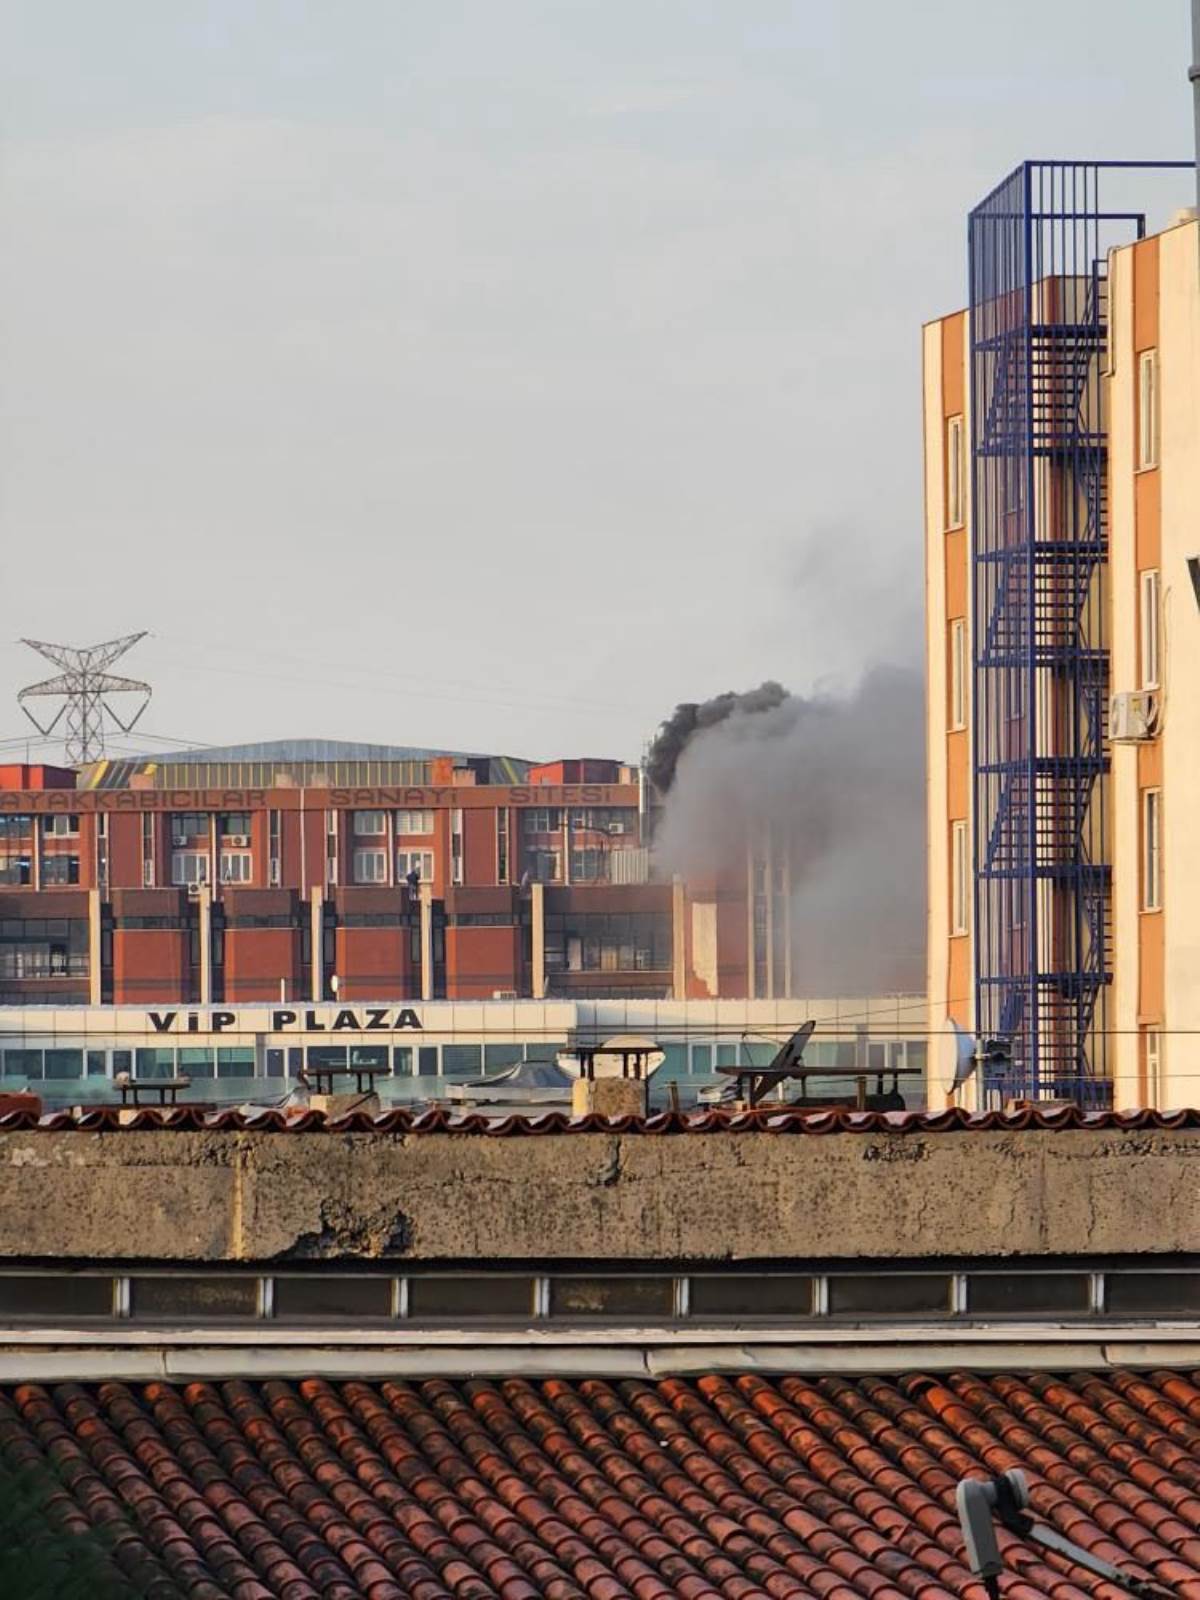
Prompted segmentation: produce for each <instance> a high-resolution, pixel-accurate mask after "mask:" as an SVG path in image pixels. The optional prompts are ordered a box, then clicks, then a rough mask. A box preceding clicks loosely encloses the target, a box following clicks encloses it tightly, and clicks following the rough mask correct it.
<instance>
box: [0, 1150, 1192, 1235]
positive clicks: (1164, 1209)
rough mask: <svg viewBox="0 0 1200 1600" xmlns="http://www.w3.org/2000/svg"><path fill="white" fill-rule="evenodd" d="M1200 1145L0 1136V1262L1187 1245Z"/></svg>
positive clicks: (1190, 1228) (1190, 1232) (1190, 1229)
mask: <svg viewBox="0 0 1200 1600" xmlns="http://www.w3.org/2000/svg"><path fill="white" fill-rule="evenodd" d="M1198 1184H1200V1131H1195V1132H1191V1131H1183V1132H1177V1133H1171V1132H1154V1131H1147V1132H1122V1131H1111V1132H1110V1131H1089V1132H1084V1131H1063V1132H1054V1133H1052V1132H1044V1131H1030V1132H977V1133H949V1134H931V1133H923V1132H913V1133H904V1134H900V1133H889V1134H869V1135H868V1134H839V1135H831V1136H827V1137H817V1136H812V1135H803V1134H799V1135H789V1134H773V1133H742V1134H738V1133H712V1134H700V1133H697V1134H686V1135H676V1136H654V1135H651V1134H620V1133H615V1132H614V1133H595V1134H543V1135H535V1136H529V1137H524V1138H487V1137H485V1136H481V1135H478V1134H409V1135H400V1134H394V1135H393V1134H382V1133H380V1134H373V1133H367V1134H341V1135H339V1134H322V1133H314V1134H304V1133H262V1134H258V1133H237V1134H234V1133H215V1132H212V1133H184V1132H173V1131H170V1130H160V1131H151V1132H136V1131H124V1132H120V1133H104V1134H94V1133H87V1132H83V1131H75V1130H73V1131H66V1132H48V1131H45V1132H43V1131H38V1132H32V1133H19V1132H4V1133H0V1259H4V1260H9V1261H12V1260H20V1259H23V1260H53V1261H55V1262H58V1263H61V1262H63V1261H79V1262H107V1261H129V1262H145V1263H150V1262H167V1261H181V1262H204V1261H207V1262H214V1263H216V1262H224V1261H253V1262H259V1263H274V1264H280V1263H283V1262H288V1261H297V1260H311V1259H343V1260H381V1259H382V1260H397V1261H406V1262H415V1261H462V1262H468V1261H469V1262H481V1263H486V1264H488V1265H491V1266H495V1265H498V1264H499V1263H501V1262H504V1261H523V1262H537V1263H547V1264H553V1263H554V1262H558V1261H566V1260H574V1261H585V1262H586V1261H597V1262H602V1261H614V1260H630V1259H632V1260H642V1259H644V1260H647V1261H658V1262H669V1261H693V1262H703V1261H721V1262H725V1261H736V1260H755V1259H759V1260H772V1259H773V1260H778V1259H780V1258H782V1259H792V1260H801V1259H802V1260H813V1261H818V1260H824V1261H832V1260H838V1259H854V1258H857V1257H862V1256H871V1257H884V1258H900V1257H927V1256H942V1257H946V1256H960V1255H961V1256H1004V1255H1008V1254H1023V1255H1034V1256H1036V1255H1041V1254H1053V1255H1059V1254H1079V1255H1089V1254H1106V1253H1144V1252H1172V1251H1189V1252H1190V1251H1200V1205H1197V1186H1198Z"/></svg>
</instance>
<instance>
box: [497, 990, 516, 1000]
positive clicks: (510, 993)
mask: <svg viewBox="0 0 1200 1600" xmlns="http://www.w3.org/2000/svg"><path fill="white" fill-rule="evenodd" d="M516 998H517V991H516V990H515V989H493V990H492V999H493V1000H515V999H516Z"/></svg>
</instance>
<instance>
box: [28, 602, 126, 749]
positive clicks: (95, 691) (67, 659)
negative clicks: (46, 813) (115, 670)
mask: <svg viewBox="0 0 1200 1600" xmlns="http://www.w3.org/2000/svg"><path fill="white" fill-rule="evenodd" d="M145 637H146V635H145V632H142V633H127V634H126V635H125V637H124V638H123V639H109V640H108V642H107V643H106V644H93V645H88V646H87V647H86V648H85V649H74V648H72V647H71V646H70V645H65V644H45V643H44V642H43V641H42V640H41V639H22V640H21V643H22V644H27V645H28V646H29V648H30V649H31V650H36V651H37V653H38V654H39V655H41V656H45V658H46V660H47V661H53V663H54V665H55V666H56V667H61V668H62V671H61V672H60V673H59V674H58V676H57V677H55V678H44V679H43V680H42V682H41V683H31V684H29V685H28V687H27V688H24V689H22V690H21V692H20V694H19V695H18V696H17V704H18V705H19V706H20V707H21V710H22V711H23V712H24V713H25V715H26V716H27V717H28V718H29V720H30V722H32V723H33V725H34V727H35V728H36V729H37V731H38V732H39V733H40V734H41V735H42V736H43V737H44V738H49V737H50V735H51V734H52V733H53V732H54V730H55V728H57V727H58V725H59V723H60V722H61V721H62V720H63V718H64V717H66V719H67V725H66V730H65V732H64V734H63V744H64V747H65V753H66V760H67V765H68V766H71V767H82V766H86V765H87V764H88V762H89V761H96V760H98V759H99V758H100V756H102V755H103V754H104V722H105V718H106V717H111V718H112V720H113V721H114V722H115V723H116V725H117V727H118V728H120V730H121V732H122V733H131V732H132V731H133V729H134V728H135V727H136V726H137V723H138V720H139V719H140V717H141V715H142V712H143V711H145V709H146V707H147V706H148V705H149V704H150V695H151V693H152V691H151V688H150V685H149V684H148V683H142V682H141V680H140V679H138V678H121V677H116V676H114V675H113V674H112V673H110V672H108V671H107V670H106V669H107V668H108V667H111V666H112V664H113V662H114V661H116V660H117V659H118V658H119V657H120V656H123V655H124V654H125V652H126V651H127V650H131V649H132V648H133V646H134V645H135V644H136V643H137V642H138V640H139V639H144V638H145ZM114 694H140V695H142V696H144V698H143V700H142V703H141V705H140V706H139V707H138V708H137V710H136V711H135V712H134V714H133V716H132V717H131V718H130V719H129V721H128V722H123V721H122V720H121V718H120V717H119V716H118V715H117V713H116V712H115V711H114V710H113V708H112V706H111V705H109V703H108V701H107V699H106V698H105V696H107V695H114ZM38 697H41V698H49V699H61V700H62V702H63V704H62V705H61V706H60V707H59V708H58V711H57V713H56V714H55V717H54V719H53V721H52V722H50V724H49V725H48V726H47V727H43V726H42V724H41V723H40V722H39V721H38V719H37V718H36V717H35V716H34V714H33V712H32V711H30V709H29V707H28V706H27V705H26V704H25V702H26V701H27V700H32V699H34V698H38Z"/></svg>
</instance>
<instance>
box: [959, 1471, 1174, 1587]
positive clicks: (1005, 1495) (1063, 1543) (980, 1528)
mask: <svg viewBox="0 0 1200 1600" xmlns="http://www.w3.org/2000/svg"><path fill="white" fill-rule="evenodd" d="M954 1498H955V1502H956V1505H957V1508H958V1522H959V1526H960V1527H961V1529H962V1535H963V1543H964V1545H966V1553H967V1565H968V1566H969V1567H970V1569H971V1571H972V1572H973V1573H974V1574H975V1576H976V1577H977V1578H982V1579H983V1585H984V1588H985V1589H986V1590H987V1592H988V1596H989V1600H1000V1577H1001V1574H1002V1573H1003V1571H1004V1559H1003V1555H1002V1552H1001V1550H1000V1543H999V1540H998V1539H997V1538H996V1524H997V1523H999V1524H1000V1526H1001V1527H1002V1528H1005V1529H1006V1530H1007V1531H1008V1532H1009V1533H1012V1534H1015V1535H1016V1536H1017V1538H1018V1539H1028V1540H1029V1541H1030V1542H1031V1543H1033V1544H1040V1545H1041V1546H1042V1548H1043V1549H1044V1550H1053V1551H1054V1553H1055V1555H1059V1556H1064V1557H1065V1558H1066V1559H1067V1560H1068V1561H1071V1562H1073V1563H1074V1564H1075V1565H1076V1566H1078V1567H1083V1568H1084V1569H1085V1570H1086V1571H1088V1572H1091V1573H1094V1574H1095V1576H1096V1577H1098V1578H1103V1579H1105V1581H1106V1582H1108V1583H1113V1584H1116V1586H1117V1587H1118V1588H1119V1589H1123V1590H1124V1591H1125V1593H1126V1594H1130V1595H1133V1596H1135V1600H1173V1596H1174V1594H1175V1591H1174V1590H1173V1589H1168V1588H1165V1587H1164V1586H1163V1585H1162V1584H1158V1583H1155V1582H1154V1581H1153V1579H1151V1578H1143V1577H1140V1576H1139V1575H1138V1574H1137V1573H1135V1572H1129V1571H1127V1570H1126V1569H1125V1568H1123V1567H1114V1566H1113V1564H1112V1563H1111V1562H1110V1561H1105V1560H1104V1559H1103V1558H1102V1557H1101V1556H1097V1555H1094V1554H1093V1553H1092V1551H1090V1550H1085V1549H1083V1547H1082V1546H1081V1545H1077V1544H1076V1543H1075V1541H1074V1540H1073V1539H1068V1538H1067V1537H1066V1535H1065V1534H1062V1533H1059V1531H1058V1529H1057V1528H1052V1527H1051V1526H1050V1524H1049V1523H1048V1522H1041V1521H1039V1520H1038V1519H1037V1518H1036V1517H1033V1516H1031V1515H1030V1514H1029V1510H1028V1506H1029V1484H1028V1481H1027V1480H1026V1477H1025V1474H1024V1473H1023V1472H1022V1471H1021V1469H1020V1468H1019V1467H1010V1468H1009V1470H1008V1471H1007V1472H1002V1473H1001V1474H1000V1476H999V1477H998V1478H992V1479H990V1480H988V1479H986V1478H963V1479H962V1480H961V1482H960V1483H959V1485H958V1488H957V1490H956V1491H955V1496H954Z"/></svg>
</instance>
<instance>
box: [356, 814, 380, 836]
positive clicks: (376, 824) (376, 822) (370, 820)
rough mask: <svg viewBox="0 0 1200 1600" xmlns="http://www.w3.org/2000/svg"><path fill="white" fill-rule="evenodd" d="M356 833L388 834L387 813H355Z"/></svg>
mask: <svg viewBox="0 0 1200 1600" xmlns="http://www.w3.org/2000/svg"><path fill="white" fill-rule="evenodd" d="M354 831H355V833H361V834H369V833H386V832H387V812H386V811H356V812H355V813H354Z"/></svg>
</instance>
